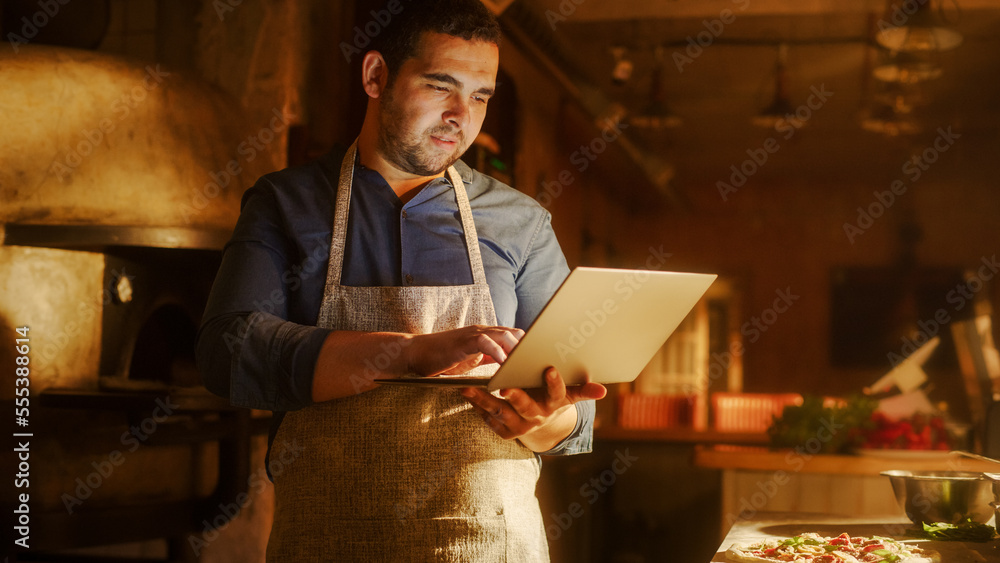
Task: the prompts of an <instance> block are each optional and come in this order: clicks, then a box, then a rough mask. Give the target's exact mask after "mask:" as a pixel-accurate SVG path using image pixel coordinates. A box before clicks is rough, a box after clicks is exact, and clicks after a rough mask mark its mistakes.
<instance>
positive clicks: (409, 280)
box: [406, 274, 413, 285]
mask: <svg viewBox="0 0 1000 563" xmlns="http://www.w3.org/2000/svg"><path fill="white" fill-rule="evenodd" d="M412 284H413V276H411V275H410V274H406V285H412Z"/></svg>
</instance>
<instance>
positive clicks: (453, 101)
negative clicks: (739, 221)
mask: <svg viewBox="0 0 1000 563" xmlns="http://www.w3.org/2000/svg"><path fill="white" fill-rule="evenodd" d="M442 118H443V119H444V121H445V122H447V123H450V124H452V125H454V126H455V127H457V128H459V129H464V128H465V126H466V125H467V124H468V123H469V101H468V100H466V99H465V98H464V97H463V96H452V97H451V98H450V99H449V104H448V109H446V110H445V112H444V115H442Z"/></svg>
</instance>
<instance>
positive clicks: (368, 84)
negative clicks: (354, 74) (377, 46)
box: [361, 51, 389, 98]
mask: <svg viewBox="0 0 1000 563" xmlns="http://www.w3.org/2000/svg"><path fill="white" fill-rule="evenodd" d="M388 80H389V67H388V66H387V65H386V64H385V59H384V58H382V53H379V52H378V51H368V52H367V53H365V57H364V59H362V61H361V85H362V86H363V87H364V89H365V93H367V94H368V97H369V98H378V97H380V96H381V95H382V92H384V91H385V85H386V83H387V82H388Z"/></svg>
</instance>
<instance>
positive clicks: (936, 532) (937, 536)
mask: <svg viewBox="0 0 1000 563" xmlns="http://www.w3.org/2000/svg"><path fill="white" fill-rule="evenodd" d="M923 528H924V530H923V535H924V537H927V538H929V539H932V540H946V541H949V540H950V541H989V540H991V539H993V536H994V535H996V529H995V528H994V527H993V526H990V525H988V524H980V523H979V522H973V521H972V520H971V519H970V520H966V521H965V522H962V523H960V524H948V523H946V522H935V523H934V524H927V523H924V524H923Z"/></svg>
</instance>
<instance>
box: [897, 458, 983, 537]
mask: <svg viewBox="0 0 1000 563" xmlns="http://www.w3.org/2000/svg"><path fill="white" fill-rule="evenodd" d="M882 475H885V476H886V477H888V478H889V481H890V482H891V483H892V490H893V492H894V493H896V502H898V503H899V506H900V508H902V509H903V511H904V512H906V517H907V518H909V519H910V521H912V522H913V523H914V524H920V523H921V522H927V523H933V522H948V523H951V524H958V523H959V522H964V521H965V520H966V519H968V518H971V519H972V521H973V522H979V523H983V524H985V523H986V522H989V520H990V518H992V517H993V510H994V509H993V507H992V506H991V505H990V501H992V500H993V486H994V482H993V481H991V480H990V479H987V478H986V477H985V476H984V475H983V474H982V473H973V472H970V471H900V470H892V471H883V472H882Z"/></svg>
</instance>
